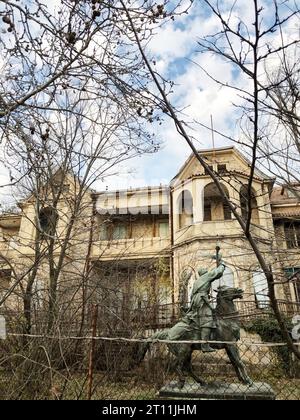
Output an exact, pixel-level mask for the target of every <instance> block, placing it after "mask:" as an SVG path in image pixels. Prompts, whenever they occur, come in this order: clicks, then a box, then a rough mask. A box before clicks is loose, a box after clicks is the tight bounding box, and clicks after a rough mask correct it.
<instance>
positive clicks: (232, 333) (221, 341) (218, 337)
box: [138, 286, 253, 388]
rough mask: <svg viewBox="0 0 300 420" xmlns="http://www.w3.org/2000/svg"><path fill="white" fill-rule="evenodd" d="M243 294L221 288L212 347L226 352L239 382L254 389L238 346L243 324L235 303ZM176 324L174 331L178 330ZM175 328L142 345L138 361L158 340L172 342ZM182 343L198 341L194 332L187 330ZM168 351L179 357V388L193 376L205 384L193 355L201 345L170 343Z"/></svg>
mask: <svg viewBox="0 0 300 420" xmlns="http://www.w3.org/2000/svg"><path fill="white" fill-rule="evenodd" d="M243 293H244V291H243V290H242V289H238V288H230V287H226V286H222V287H220V288H219V289H218V294H217V307H216V309H215V317H216V323H217V328H216V329H215V330H214V336H213V337H212V338H211V340H212V341H214V342H215V343H210V346H211V347H212V348H213V349H215V350H222V349H225V350H226V352H227V355H228V357H229V360H230V362H231V363H232V365H233V367H234V369H235V372H236V374H237V377H238V379H239V380H240V381H241V382H242V383H243V384H247V385H252V384H253V381H252V380H251V378H250V377H249V376H248V374H247V372H246V369H245V366H244V364H243V362H242V360H241V357H240V353H239V349H238V346H237V342H238V341H239V340H240V320H239V316H238V315H239V313H238V311H237V309H236V306H235V303H234V301H235V300H236V299H242V298H243ZM177 325H178V324H176V325H175V326H174V327H172V328H176V326H177ZM172 328H171V329H169V330H165V331H161V332H158V333H156V334H154V335H153V336H152V337H151V338H150V339H149V340H148V341H149V342H146V343H143V344H142V345H141V348H140V350H139V356H138V359H139V361H142V360H143V359H144V357H145V355H146V353H147V351H148V350H149V348H150V345H151V343H153V342H155V341H158V340H169V337H170V336H172ZM179 341H196V340H195V331H193V330H189V329H187V330H186V331H185V332H184V333H183V334H182V336H181V337H180V340H179ZM168 348H169V351H170V352H171V353H172V354H173V355H174V356H175V357H176V371H177V373H178V375H179V384H178V386H179V388H183V387H184V384H185V381H186V377H187V376H191V377H192V378H193V379H194V380H195V381H196V382H197V383H199V384H200V385H206V383H205V382H204V381H203V380H202V379H201V378H200V377H198V376H197V375H196V374H195V372H194V371H193V367H192V354H193V351H195V350H200V351H201V350H202V347H201V344H193V343H191V344H188V343H176V342H175V341H174V344H173V343H168Z"/></svg>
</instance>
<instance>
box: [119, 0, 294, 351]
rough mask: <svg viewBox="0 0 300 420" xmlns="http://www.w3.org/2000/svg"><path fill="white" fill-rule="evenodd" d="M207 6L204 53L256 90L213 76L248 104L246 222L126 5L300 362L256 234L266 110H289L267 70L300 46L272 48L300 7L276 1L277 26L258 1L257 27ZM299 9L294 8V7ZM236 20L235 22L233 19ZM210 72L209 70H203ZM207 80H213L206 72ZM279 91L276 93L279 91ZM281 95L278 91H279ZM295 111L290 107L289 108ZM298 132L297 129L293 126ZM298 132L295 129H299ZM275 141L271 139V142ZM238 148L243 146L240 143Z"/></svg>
mask: <svg viewBox="0 0 300 420" xmlns="http://www.w3.org/2000/svg"><path fill="white" fill-rule="evenodd" d="M202 3H203V5H205V6H206V7H208V9H209V10H210V12H211V13H212V14H213V15H214V16H215V17H217V19H218V21H219V26H220V30H219V31H218V32H217V33H215V34H212V35H208V36H207V37H205V38H204V39H202V40H200V41H199V43H198V46H199V47H200V48H201V51H202V52H208V53H212V54H215V55H217V56H220V57H222V58H223V59H224V60H226V61H227V62H229V63H231V64H232V65H234V66H235V68H236V69H237V70H238V71H239V72H240V73H241V74H244V75H245V76H246V77H247V78H248V79H249V80H250V81H251V87H250V88H249V89H247V88H241V87H239V86H235V85H232V86H229V85H228V81H222V80H218V79H216V78H214V76H213V75H209V76H210V77H211V78H212V79H213V80H214V81H215V82H216V83H217V84H218V85H220V86H222V87H225V86H226V87H231V88H232V89H234V90H235V91H237V92H238V93H239V95H240V97H241V99H242V105H241V106H240V109H241V111H242V113H241V114H242V116H243V121H244V124H243V132H244V135H245V139H244V140H243V145H244V146H245V147H246V150H248V152H249V153H248V154H249V156H250V157H251V167H250V176H249V181H248V194H246V196H247V197H248V198H247V201H248V203H247V214H246V218H244V217H241V214H240V212H239V211H238V209H237V207H236V205H235V204H234V203H232V202H231V201H230V199H229V198H228V197H227V195H226V191H225V190H224V188H223V187H222V184H221V182H220V179H219V176H218V174H216V173H215V172H214V171H213V170H212V169H211V168H210V167H209V165H208V164H207V162H206V161H205V159H204V158H203V157H202V156H201V155H200V154H199V153H198V150H197V147H196V146H195V144H194V142H193V139H192V137H191V136H190V135H189V133H188V130H187V128H186V124H185V123H184V122H183V121H182V118H181V116H180V114H179V113H178V112H177V110H176V109H175V107H174V106H173V105H172V103H171V102H170V100H169V99H168V94H167V92H166V91H165V89H164V86H163V84H162V83H161V81H160V78H159V76H158V75H157V73H156V71H155V70H154V69H153V66H152V64H151V60H150V59H149V58H148V57H147V54H146V52H145V48H144V43H143V41H142V40H141V39H140V37H139V33H138V31H137V30H136V28H135V22H134V19H133V17H132V16H133V15H132V12H131V11H130V10H129V9H128V8H127V7H126V5H125V3H124V2H122V4H123V7H124V9H126V11H127V16H128V20H129V22H130V27H131V29H132V30H133V31H134V33H135V40H136V42H137V44H138V46H139V50H140V53H141V56H142V57H143V59H144V62H145V64H146V66H147V68H148V71H149V74H150V75H151V77H152V79H153V81H154V83H155V86H156V88H157V92H158V94H157V95H158V97H159V98H160V99H161V101H162V102H163V105H164V107H165V110H166V112H167V113H168V115H169V117H170V118H171V119H173V121H174V124H175V127H176V129H177V131H178V132H179V134H180V135H181V136H182V137H183V138H184V139H185V141H186V142H187V143H188V145H189V146H190V148H191V149H192V151H193V153H194V155H195V156H196V158H197V159H198V161H199V162H200V164H201V165H202V166H203V167H204V168H205V169H206V171H207V173H208V174H209V175H210V176H211V177H212V179H213V181H214V182H215V184H216V187H217V189H218V190H219V192H220V194H221V196H222V197H223V199H224V200H225V202H226V203H227V204H228V206H229V208H230V210H231V211H232V213H233V215H234V217H235V218H236V220H237V221H238V222H239V224H240V226H241V228H242V230H243V232H244V235H245V238H246V239H247V241H248V242H249V244H250V245H251V248H252V250H253V251H254V253H255V255H256V257H257V259H258V261H259V264H260V266H261V268H262V270H263V272H264V274H265V276H266V279H267V281H268V285H269V296H270V299H271V302H272V307H273V309H274V312H275V315H276V318H277V320H278V323H279V325H280V328H281V330H282V333H283V335H284V338H285V340H286V342H287V343H288V345H289V348H290V349H291V350H292V351H293V352H294V354H295V355H296V356H297V358H298V359H300V353H299V351H298V349H297V347H296V346H295V345H294V343H293V341H292V339H291V337H290V335H289V332H288V330H287V327H286V325H285V323H284V321H283V319H282V316H281V314H280V310H279V307H278V303H277V299H276V294H275V284H276V281H275V278H274V274H273V272H272V269H271V266H270V263H269V261H268V260H267V259H266V258H265V257H264V255H263V253H262V252H261V250H260V247H259V245H258V243H257V241H256V239H255V237H254V235H253V233H252V232H251V219H252V194H251V190H252V183H253V178H254V174H255V170H256V168H257V167H258V164H259V158H260V153H259V150H260V149H259V148H260V146H262V141H263V139H264V138H265V137H264V136H265V134H266V133H265V132H264V127H265V120H263V119H262V115H263V113H264V111H265V108H266V102H267V101H271V102H272V104H273V108H274V107H275V109H276V110H277V111H278V112H280V111H282V108H283V105H282V100H281V101H278V99H277V98H278V93H277V94H276V92H274V90H272V89H270V85H269V84H268V81H267V80H265V79H266V78H265V77H264V74H262V68H263V66H264V65H265V64H266V62H267V61H268V60H270V59H271V58H272V57H273V56H275V55H276V56H277V55H278V54H280V53H281V54H286V52H287V50H288V49H289V48H291V47H294V46H295V45H297V44H299V39H298V37H297V38H296V39H292V40H288V41H286V42H284V43H283V44H280V45H279V46H278V45H277V46H276V45H275V46H272V45H271V43H270V35H271V34H273V33H274V32H276V31H280V30H283V28H284V25H285V24H287V22H289V21H290V20H291V19H293V18H294V17H296V16H298V13H299V9H298V7H297V4H292V6H294V7H293V8H292V9H290V8H289V7H290V4H289V5H288V7H287V9H284V11H283V10H282V7H283V8H284V7H285V6H286V4H285V3H286V2H284V4H280V2H277V1H275V2H274V5H273V17H272V20H271V21H270V19H267V20H266V21H264V20H263V12H264V9H263V7H262V6H261V4H260V3H261V2H259V1H258V0H253V2H252V3H253V9H252V10H253V14H252V16H251V23H249V22H248V23H247V22H243V21H242V20H241V19H239V18H238V17H237V16H236V15H234V11H235V6H236V3H237V2H233V4H232V8H231V10H229V11H228V10H222V5H221V4H220V3H219V2H217V1H216V2H214V1H207V0H204V1H203V2H202ZM289 3H293V2H289ZM233 16H234V18H233ZM203 70H204V71H205V69H203ZM206 74H208V73H207V72H206ZM275 90H276V89H275ZM277 92H278V89H277ZM289 106H290V102H289ZM289 106H287V104H285V105H284V107H285V108H284V112H283V113H282V112H281V115H285V121H286V117H287V116H289V117H291V113H292V115H293V124H294V121H295V120H297V119H298V116H297V115H294V109H292V110H291V109H290V108H289ZM289 127H290V129H292V127H291V126H289ZM293 132H294V129H293ZM268 138H269V140H270V141H272V140H271V139H270V137H268ZM237 143H239V142H238V141H237Z"/></svg>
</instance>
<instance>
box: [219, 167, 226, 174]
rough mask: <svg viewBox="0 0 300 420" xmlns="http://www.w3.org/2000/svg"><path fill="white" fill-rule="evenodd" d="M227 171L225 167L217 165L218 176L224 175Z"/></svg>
mask: <svg viewBox="0 0 300 420" xmlns="http://www.w3.org/2000/svg"><path fill="white" fill-rule="evenodd" d="M226 171H227V167H226V165H218V174H219V175H224V174H225V173H226Z"/></svg>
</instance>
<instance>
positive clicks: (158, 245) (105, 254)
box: [92, 238, 171, 259]
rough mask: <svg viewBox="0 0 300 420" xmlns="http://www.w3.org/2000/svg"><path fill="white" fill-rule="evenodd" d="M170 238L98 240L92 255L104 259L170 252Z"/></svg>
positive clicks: (139, 256) (140, 256) (138, 256)
mask: <svg viewBox="0 0 300 420" xmlns="http://www.w3.org/2000/svg"><path fill="white" fill-rule="evenodd" d="M170 246H171V243H170V239H169V238H140V239H120V240H112V241H98V242H96V243H95V244H94V245H93V248H92V257H93V258H102V259H112V258H126V257H137V258H142V257H147V256H154V255H157V254H162V253H165V254H168V253H169V251H170Z"/></svg>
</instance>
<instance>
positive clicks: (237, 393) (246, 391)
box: [159, 381, 276, 400]
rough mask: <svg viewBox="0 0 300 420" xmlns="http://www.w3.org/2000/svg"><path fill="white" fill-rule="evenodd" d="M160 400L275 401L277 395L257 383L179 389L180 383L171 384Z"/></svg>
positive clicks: (161, 392)
mask: <svg viewBox="0 0 300 420" xmlns="http://www.w3.org/2000/svg"><path fill="white" fill-rule="evenodd" d="M159 397H160V398H164V399H165V398H167V399H172V398H180V399H184V398H189V399H190V398H194V399H197V400H275V399H276V395H275V392H274V391H273V389H272V388H271V386H270V385H268V384H265V383H261V382H256V383H253V385H243V384H239V383H234V384H228V383H221V382H219V383H217V382H214V383H210V384H207V385H205V386H201V385H199V384H197V383H195V382H186V384H185V385H184V387H183V388H179V386H178V382H176V381H174V382H170V383H169V384H168V385H166V386H164V387H163V388H161V390H160V391H159Z"/></svg>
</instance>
